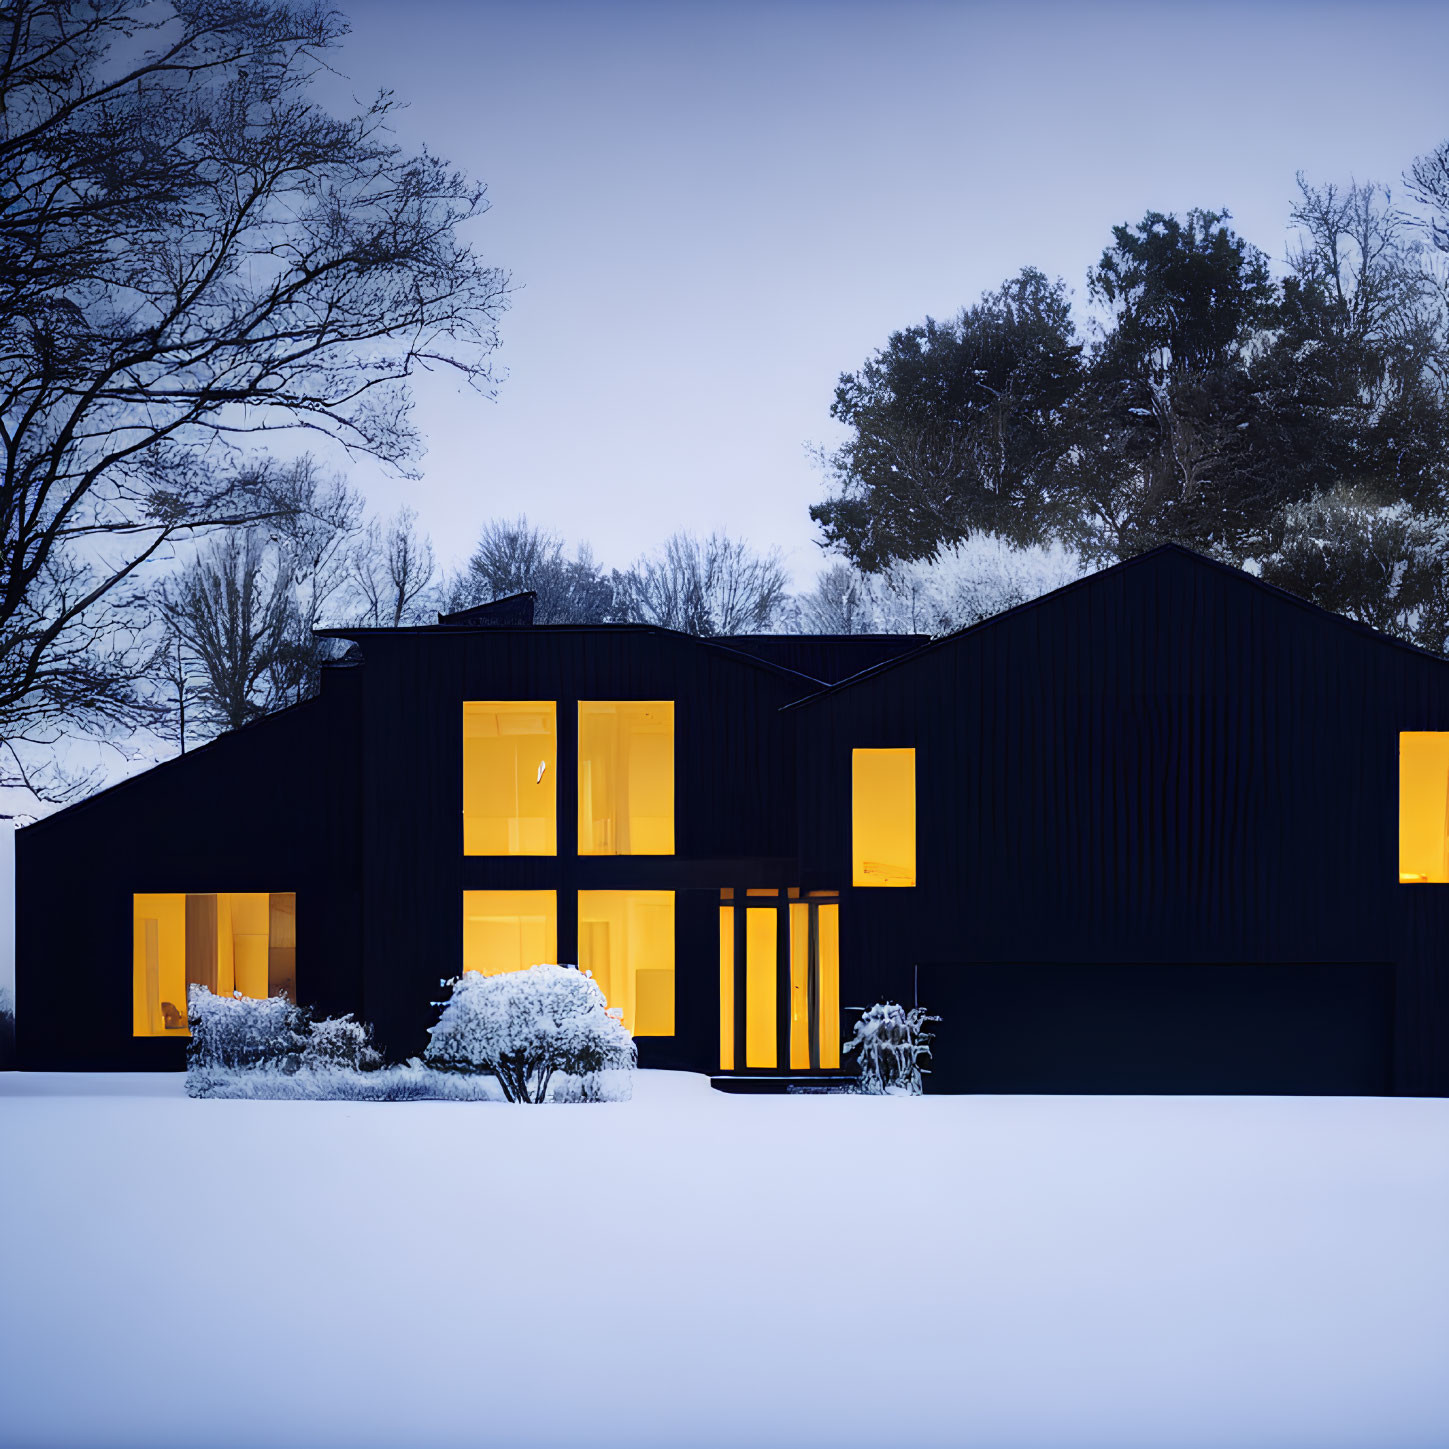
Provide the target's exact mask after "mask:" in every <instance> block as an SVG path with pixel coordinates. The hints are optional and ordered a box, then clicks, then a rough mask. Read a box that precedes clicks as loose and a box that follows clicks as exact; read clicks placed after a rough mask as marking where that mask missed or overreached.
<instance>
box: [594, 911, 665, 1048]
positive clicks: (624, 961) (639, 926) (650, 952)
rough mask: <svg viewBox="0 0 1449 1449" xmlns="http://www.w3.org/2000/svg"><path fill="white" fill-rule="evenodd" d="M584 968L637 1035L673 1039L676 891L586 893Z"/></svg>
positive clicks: (626, 1024)
mask: <svg viewBox="0 0 1449 1449" xmlns="http://www.w3.org/2000/svg"><path fill="white" fill-rule="evenodd" d="M579 968H580V969H581V970H584V971H592V972H593V975H594V980H595V981H596V982H598V984H599V989H600V990H601V991H602V992H603V993H604V996H605V997H606V998H607V999H608V1002H609V1005H610V1006H616V1007H619V1008H620V1009H621V1010H622V1011H623V1013H624V1025H625V1026H626V1027H627V1028H628V1029H629V1031H630V1032H632V1033H633V1034H634V1035H635V1036H673V1035H674V892H673V891H580V892H579Z"/></svg>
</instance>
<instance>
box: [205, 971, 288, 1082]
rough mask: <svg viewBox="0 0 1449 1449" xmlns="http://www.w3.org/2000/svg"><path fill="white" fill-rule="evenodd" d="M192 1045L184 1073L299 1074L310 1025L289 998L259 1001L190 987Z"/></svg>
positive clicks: (266, 998) (271, 997)
mask: <svg viewBox="0 0 1449 1449" xmlns="http://www.w3.org/2000/svg"><path fill="white" fill-rule="evenodd" d="M186 1015H187V1018H188V1021H189V1024H190V1026H191V1040H190V1042H188V1043H187V1047H186V1070H187V1074H188V1076H189V1075H190V1074H191V1073H193V1072H216V1071H258V1070H260V1071H276V1072H295V1071H296V1070H297V1068H298V1067H299V1066H300V1065H301V1064H302V1053H303V1051H304V1049H305V1047H306V1043H307V1028H308V1026H309V1022H308V1020H307V1013H306V1012H305V1011H303V1010H302V1008H301V1007H299V1006H296V1005H294V1004H293V1003H292V1002H290V1001H288V1000H287V998H286V997H285V996H269V997H265V998H263V999H260V1000H258V999H257V998H254V997H250V996H235V997H233V996H217V995H215V994H214V993H213V992H211V991H209V990H207V988H206V987H205V986H200V985H198V984H197V983H196V982H194V981H193V982H192V983H191V984H190V985H189V986H188V987H187V988H186Z"/></svg>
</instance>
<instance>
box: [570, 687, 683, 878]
mask: <svg viewBox="0 0 1449 1449" xmlns="http://www.w3.org/2000/svg"><path fill="white" fill-rule="evenodd" d="M579 854H580V855H673V854H674V702H673V700H668V699H656V700H644V701H632V702H614V703H610V702H608V701H598V700H588V701H584V700H581V701H580V702H579Z"/></svg>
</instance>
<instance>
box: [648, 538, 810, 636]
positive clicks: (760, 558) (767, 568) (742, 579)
mask: <svg viewBox="0 0 1449 1449" xmlns="http://www.w3.org/2000/svg"><path fill="white" fill-rule="evenodd" d="M789 582H790V581H789V576H788V575H787V574H786V572H785V569H784V565H783V564H782V563H781V562H780V557H779V555H778V553H776V552H774V551H771V552H769V553H766V554H757V553H756V552H755V551H754V550H753V549H752V548H750V546H749V545H748V544H747V543H745V542H744V541H743V540H742V539H732V538H730V537H728V535H726V534H723V533H712V534H710V535H709V537H708V538H704V539H700V538H696V537H695V536H694V535H693V534H689V533H676V534H673V535H671V536H670V537H669V538H668V539H667V540H666V541H665V544H664V547H663V549H662V550H661V551H660V552H659V553H658V554H657V555H655V556H654V557H652V558H644V559H640V561H639V562H638V563H637V564H635V565H634V567H633V568H632V569H631V570H630V571H629V573H628V574H627V575H625V576H624V579H623V588H622V591H621V592H622V593H623V596H624V608H625V611H626V612H627V615H628V617H630V618H632V619H635V620H637V621H639V622H640V623H645V624H659V625H662V626H663V627H664V628H666V629H679V630H681V631H682V632H683V633H686V634H759V633H763V632H764V631H765V630H766V629H768V628H769V627H770V626H771V624H772V623H774V622H775V620H776V617H777V615H778V614H779V612H780V610H781V608H782V607H783V605H784V603H785V600H786V597H787V592H788V589H789Z"/></svg>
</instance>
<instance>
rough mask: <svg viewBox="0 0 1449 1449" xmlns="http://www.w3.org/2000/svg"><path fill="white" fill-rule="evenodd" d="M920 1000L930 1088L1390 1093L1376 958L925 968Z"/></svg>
mask: <svg viewBox="0 0 1449 1449" xmlns="http://www.w3.org/2000/svg"><path fill="white" fill-rule="evenodd" d="M917 999H918V1000H919V1001H920V1003H921V1004H922V1005H923V1006H925V1007H927V1008H928V1009H929V1010H930V1011H931V1012H932V1013H933V1014H934V1015H938V1016H940V1017H941V1020H940V1021H939V1022H938V1023H936V1024H935V1025H934V1026H933V1027H932V1030H933V1031H934V1032H935V1033H936V1038H935V1040H934V1041H933V1042H932V1044H931V1045H932V1057H931V1060H930V1061H929V1062H928V1063H927V1065H928V1066H929V1067H930V1069H931V1074H930V1075H929V1076H928V1077H927V1078H926V1090H927V1091H928V1092H1262V1093H1287V1094H1295V1095H1325V1094H1329V1095H1346V1096H1349V1095H1351V1096H1375V1095H1382V1094H1386V1093H1388V1092H1390V1091H1391V1090H1392V1084H1393V967H1392V966H1390V965H1385V964H1382V963H1360V962H1348V963H1345V962H1335V963H1331V964H1327V965H1309V964H1301V963H1292V964H1287V965H1284V964H1273V965H1244V964H1240V963H1233V964H1229V965H1217V964H1203V963H1198V962H1193V963H1189V964H1184V963H1181V962H1161V963H1141V962H1133V963H1130V964H1123V963H1114V964H1110V965H1102V964H1097V963H1090V964H1089V963H1067V964H1061V963H1054V964H1050V965H1043V964H1040V963H1025V964H1015V963H1000V964H991V965H960V964H956V965H936V966H921V967H919V968H918V969H917Z"/></svg>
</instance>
